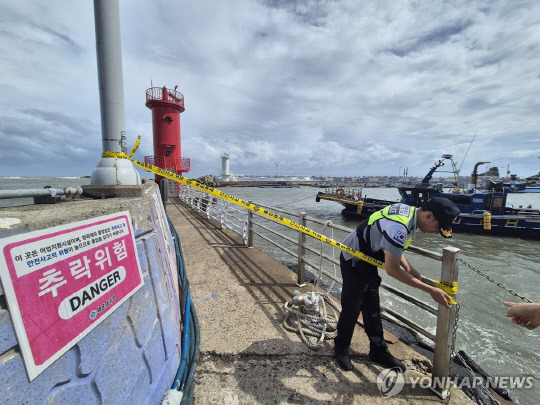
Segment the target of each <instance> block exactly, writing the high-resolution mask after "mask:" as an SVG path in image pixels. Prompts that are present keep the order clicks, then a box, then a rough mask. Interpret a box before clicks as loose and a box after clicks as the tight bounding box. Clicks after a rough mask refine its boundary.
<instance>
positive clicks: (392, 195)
mask: <svg viewBox="0 0 540 405" xmlns="http://www.w3.org/2000/svg"><path fill="white" fill-rule="evenodd" d="M223 191H225V192H226V193H228V194H231V195H234V196H236V197H239V198H242V199H244V200H250V201H252V202H254V203H258V204H265V205H268V206H271V207H276V208H281V209H285V210H287V211H292V212H301V211H302V212H305V213H306V214H307V215H308V216H310V217H315V218H318V219H322V220H329V221H331V222H332V223H334V224H339V225H343V226H346V227H348V228H356V226H357V225H358V223H359V222H358V221H355V220H351V219H347V218H345V217H343V216H342V215H341V210H342V208H343V207H342V206H341V205H340V204H339V203H336V202H331V201H320V202H318V203H317V202H316V201H315V196H316V194H317V192H318V191H321V189H318V188H315V187H308V186H302V187H300V188H291V189H288V188H283V189H280V188H254V187H250V188H243V187H226V188H223ZM363 194H364V195H365V196H367V197H372V198H380V199H385V200H389V201H399V200H400V196H399V193H398V191H397V189H395V188H364V189H363ZM508 203H509V204H513V205H514V206H516V207H517V206H519V205H522V206H523V207H527V206H529V205H531V206H532V207H533V208H540V195H539V194H535V193H514V194H510V195H509V196H508ZM290 219H292V220H294V218H290ZM318 230H319V231H320V228H319V229H318ZM326 235H327V236H331V235H330V234H329V233H328V232H326ZM334 236H335V239H336V240H339V241H341V240H342V238H343V237H344V236H345V233H343V234H341V235H338V234H335V235H334ZM413 245H415V246H418V247H421V248H424V249H428V250H431V251H435V252H440V253H442V250H443V248H444V247H447V246H452V247H456V248H459V249H460V250H461V251H460V257H461V258H462V259H463V260H465V261H466V262H467V263H469V264H471V265H472V266H474V267H475V268H477V269H478V270H480V271H482V272H483V273H485V274H487V275H489V276H490V277H492V278H493V279H494V280H495V281H497V282H500V283H502V284H504V285H505V286H506V287H508V288H509V289H512V290H515V291H516V292H518V293H520V294H521V295H523V296H525V297H527V298H529V299H531V300H532V301H535V302H539V301H540V265H539V263H540V243H539V241H537V240H527V239H521V238H510V237H498V236H495V237H489V236H481V235H472V234H464V233H454V236H453V237H452V238H451V239H444V238H442V237H440V236H439V235H433V234H423V233H421V232H419V233H418V234H417V235H416V236H415V239H414V241H413ZM269 249H270V247H269ZM273 250H274V255H277V258H279V259H281V260H283V261H290V260H291V259H290V257H286V256H285V255H284V254H283V253H279V252H278V251H276V250H275V249H273ZM338 254H339V252H337V253H336V258H337V257H338ZM280 255H281V257H280ZM406 257H408V258H409V259H410V261H411V262H412V263H413V265H414V266H415V267H416V268H417V269H418V270H419V271H420V273H421V274H422V275H424V276H426V277H429V278H432V279H440V271H441V264H440V262H436V261H433V260H431V259H427V258H424V257H420V256H418V255H414V254H407V253H406ZM379 273H380V274H381V277H382V278H383V281H384V282H386V283H388V284H391V285H393V286H396V287H398V288H399V289H400V290H402V291H405V292H407V293H409V294H411V295H413V296H415V297H417V298H420V299H423V300H424V301H426V302H429V303H431V304H433V305H435V306H436V304H435V303H434V302H433V301H432V300H431V297H430V296H429V295H428V294H426V293H424V292H422V291H420V290H417V289H415V288H411V287H409V286H406V285H404V284H402V283H400V282H398V281H397V280H395V279H392V278H391V277H389V276H387V275H386V273H384V271H382V270H379ZM458 284H459V293H458V295H457V297H456V298H457V300H458V302H459V304H460V312H459V326H458V332H457V339H456V349H457V350H464V351H465V352H466V353H467V354H468V355H469V356H470V357H471V358H472V359H473V360H475V361H476V363H478V364H479V365H480V366H481V367H482V368H484V370H485V371H486V372H487V373H488V374H489V375H491V376H493V377H495V376H500V377H506V376H511V377H532V378H533V380H534V384H533V387H532V388H531V389H521V390H519V389H515V390H512V392H513V393H514V395H515V396H516V398H517V399H518V400H519V402H520V403H521V404H530V405H533V404H534V405H536V404H537V403H538V398H540V353H539V348H540V328H537V329H535V330H532V331H529V330H527V329H525V328H522V327H519V326H517V325H514V324H513V323H512V322H511V320H510V318H507V317H505V316H504V314H505V313H506V312H507V307H505V306H504V305H503V301H514V302H520V301H521V300H520V299H519V298H517V297H515V296H513V295H511V294H510V293H508V292H507V291H506V290H504V289H502V288H500V287H498V286H497V285H496V284H495V283H493V282H490V281H488V280H487V279H486V278H484V277H482V276H481V275H479V274H477V273H476V272H474V271H473V270H472V269H470V268H469V267H467V266H466V265H465V264H463V263H459V282H458ZM381 295H382V301H383V304H384V305H386V306H388V307H390V308H393V309H394V310H396V311H398V312H400V313H403V314H404V315H406V316H407V317H409V318H410V319H412V320H414V321H416V322H417V323H419V324H420V325H422V326H424V327H425V328H426V329H428V330H429V331H430V332H432V333H435V326H436V325H435V318H434V317H433V316H432V315H430V314H428V313H426V312H425V311H423V310H421V309H418V308H417V307H416V306H414V305H412V304H409V303H407V302H405V301H403V300H401V299H399V298H396V297H395V296H393V295H391V294H389V293H387V292H386V291H382V293H381Z"/></svg>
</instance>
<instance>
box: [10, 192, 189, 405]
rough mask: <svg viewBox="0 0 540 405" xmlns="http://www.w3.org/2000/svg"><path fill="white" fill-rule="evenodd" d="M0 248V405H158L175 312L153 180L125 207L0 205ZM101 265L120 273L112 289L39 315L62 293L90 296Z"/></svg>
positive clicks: (172, 271) (172, 358) (172, 261)
mask: <svg viewBox="0 0 540 405" xmlns="http://www.w3.org/2000/svg"><path fill="white" fill-rule="evenodd" d="M119 213H120V214H121V215H119ZM117 217H118V218H117ZM122 217H125V218H129V221H127V222H126V221H124V222H122V221H123V219H122ZM111 221H112V222H111ZM128 222H130V223H128ZM62 238H63V239H62ZM77 238H79V239H77ZM130 240H132V241H134V249H133V250H131V251H130V250H129V243H130ZM0 243H1V244H2V247H3V253H4V260H5V263H3V264H2V266H3V269H2V285H3V289H2V290H1V291H0V338H1V339H0V384H1V385H2V390H1V391H0V403H2V404H22V403H26V404H41V403H47V404H65V403H73V401H74V398H76V399H77V401H79V402H78V403H84V404H91V403H107V404H124V403H129V404H155V403H159V402H160V401H161V399H162V398H163V395H164V393H165V392H166V391H167V390H168V389H169V388H170V387H171V384H172V383H173V380H174V377H175V374H176V372H177V369H178V366H179V363H180V355H181V331H180V317H181V315H180V308H179V294H180V292H179V290H178V279H177V277H178V274H177V269H176V257H175V252H174V243H172V241H171V232H170V230H169V227H168V224H167V220H166V215H165V211H164V208H163V204H162V201H161V198H160V196H159V190H158V187H157V186H156V184H155V183H153V182H147V183H146V184H145V185H143V186H141V195H140V196H139V197H134V198H115V199H107V200H101V199H100V200H88V199H73V200H72V201H69V202H64V203H60V204H53V205H27V206H19V207H8V208H1V209H0ZM124 245H127V248H126V249H124V248H123V247H122V246H124ZM40 246H41V247H40ZM23 248H27V249H26V251H25V253H23V254H21V255H18V254H17V252H18V251H22V250H21V249H23ZM16 249H19V250H16ZM70 249H71V250H70ZM23 250H24V249H23ZM33 252H35V254H33ZM133 252H135V253H133ZM8 253H12V256H13V258H14V260H13V261H12V263H11V262H10V260H9V257H10V255H9V254H8ZM23 255H30V256H32V257H29V256H28V257H26V256H23ZM133 255H136V257H133ZM98 259H99V260H98ZM8 262H10V263H11V264H12V265H13V267H14V269H15V272H14V273H11V274H10V273H8V272H7V269H8V268H10V265H9V264H10V263H8ZM126 263H127V264H126ZM107 264H109V266H111V265H112V267H115V266H116V265H118V266H116V269H120V268H122V269H123V270H121V271H120V270H119V271H118V273H119V274H120V275H117V278H116V279H114V280H113V281H114V283H112V284H111V283H109V284H111V285H110V286H109V284H107V285H108V287H107V289H106V290H107V291H101V290H100V291H98V290H96V289H94V292H95V293H96V294H97V297H93V296H91V295H89V293H87V295H86V296H85V297H86V300H87V301H88V302H85V304H86V308H84V309H83V310H81V309H79V308H77V310H78V311H79V312H78V313H77V314H68V315H65V314H64V315H63V316H61V317H62V318H64V317H65V318H67V320H64V322H63V323H62V324H60V322H58V319H56V318H55V316H56V314H55V313H54V311H48V308H53V309H54V308H56V309H57V310H58V308H60V307H61V302H60V299H61V298H63V297H64V296H66V299H67V298H69V294H70V293H71V292H72V290H73V288H75V289H77V290H78V291H79V292H81V297H82V296H83V295H84V292H82V291H83V289H81V288H79V287H80V285H85V286H86V288H87V291H91V288H92V285H94V284H95V283H96V282H98V280H99V279H100V278H102V277H103V275H104V274H105V273H106V272H107V267H106V266H107ZM79 265H80V266H79ZM4 266H5V267H4ZM25 266H26V267H25ZM62 266H64V267H62ZM77 266H78V267H77ZM137 266H138V268H136V267H137ZM23 268H26V271H22V269H23ZM51 269H54V270H51ZM122 271H123V272H124V273H122ZM113 272H114V270H111V271H110V274H112V273H113ZM126 272H127V273H128V276H127V277H126V275H125V273H126ZM121 274H124V275H123V276H121ZM33 275H37V277H34V278H33V279H32V277H33ZM10 276H11V279H10ZM78 276H79V277H78ZM25 279H28V281H29V282H28V283H26V284H24V283H19V281H24V280H25ZM105 280H107V279H105ZM130 280H131V281H130ZM133 280H135V281H133ZM137 280H139V281H137ZM64 281H65V283H63V282H64ZM130 282H131V284H133V285H132V286H131V287H129V285H130V284H129V283H130ZM81 283H82V284H81ZM109 287H110V288H109ZM122 288H123V289H122ZM68 291H69V292H68ZM94 298H95V299H94ZM30 299H32V301H29V300H30ZM39 300H41V303H42V304H41V305H39V306H34V307H33V308H32V307H31V308H29V307H28V305H27V304H28V303H29V302H39ZM57 312H59V313H61V312H62V311H57ZM61 315H62V314H61ZM38 322H40V323H41V324H40V325H41V326H40V328H41V329H40V330H36V328H35V327H33V326H32V323H34V324H35V323H38ZM44 325H46V326H44ZM71 335H73V337H72V338H69V339H68V338H67V337H66V336H71ZM40 339H41V340H42V341H43V340H44V341H45V342H48V343H47V344H42V345H41V346H40V345H39V344H37V343H36V342H39V341H40ZM44 346H45V347H44ZM38 353H39V355H38ZM40 356H41V357H40ZM47 356H49V357H47Z"/></svg>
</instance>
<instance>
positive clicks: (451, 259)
mask: <svg viewBox="0 0 540 405" xmlns="http://www.w3.org/2000/svg"><path fill="white" fill-rule="evenodd" d="M205 194H206V193H204V192H203V191H199V190H197V191H194V190H190V187H188V186H183V187H182V189H181V192H180V194H179V197H180V198H182V199H183V200H184V201H185V202H186V203H188V204H190V205H192V206H193V207H194V208H196V209H197V210H199V211H202V209H201V201H202V198H203V197H202V196H203V195H205ZM196 196H198V198H197V197H196ZM216 200H219V199H218V198H216V197H208V199H207V201H206V209H205V212H206V215H207V217H208V218H213V219H216V220H218V221H220V222H221V224H222V227H228V228H231V229H232V230H233V231H234V232H236V233H238V234H240V236H242V238H243V240H244V243H245V244H246V245H247V246H248V247H252V246H253V235H256V236H258V237H259V238H261V239H262V240H265V241H267V242H268V243H270V244H272V245H274V246H276V247H278V248H279V249H280V250H282V251H283V252H285V253H287V254H289V255H291V256H293V257H295V258H296V259H297V260H298V272H297V277H298V278H297V284H298V285H299V286H301V285H304V283H305V281H304V280H305V277H304V271H303V267H304V265H308V266H310V267H312V268H313V269H314V270H318V271H320V272H321V273H322V274H323V275H324V276H325V277H327V278H328V279H330V280H332V281H335V282H337V283H339V284H342V280H341V279H340V278H339V277H335V276H333V275H331V274H330V273H329V272H328V271H326V270H325V269H324V268H323V267H322V263H323V261H325V262H328V261H329V262H331V263H332V264H333V265H336V264H337V260H336V259H334V258H333V257H330V256H328V255H326V254H324V252H323V246H322V245H321V247H320V249H319V250H316V249H315V248H313V247H311V246H309V245H308V240H311V239H314V238H313V237H312V236H311V235H308V236H310V239H306V234H304V233H303V232H299V231H296V230H294V229H291V228H289V227H288V226H286V225H284V224H282V223H281V222H279V221H274V220H273V219H272V218H270V217H266V216H262V215H260V214H258V213H257V212H255V214H256V215H253V214H254V212H253V211H251V210H248V209H247V208H243V207H241V208H238V207H239V205H236V204H232V203H229V202H228V201H226V200H223V201H221V202H217V201H216ZM213 205H216V206H219V207H221V208H222V209H221V210H220V216H219V217H213V216H212V212H213V211H214V209H213V208H212V206H213ZM233 206H234V208H233ZM258 206H259V207H264V208H266V209H267V210H269V211H272V212H278V213H282V214H286V215H290V216H294V217H296V218H300V223H301V225H303V226H306V227H307V228H309V226H307V225H306V223H307V222H308V221H309V222H313V223H315V224H319V225H324V226H325V228H324V229H326V227H329V228H330V229H333V230H340V231H344V232H347V233H350V232H352V231H353V229H351V228H347V227H343V226H339V225H335V224H332V223H331V222H330V221H321V220H318V219H316V218H311V217H308V216H306V215H305V213H293V212H290V211H287V210H283V209H279V208H275V207H269V206H265V205H260V204H259V205H258ZM229 207H231V210H233V211H236V212H238V211H240V212H243V213H244V214H245V219H244V220H243V221H242V224H241V225H240V224H234V223H233V222H231V221H230V218H231V217H232V218H233V219H236V220H237V221H241V218H239V217H237V216H236V215H228V212H227V211H228V208H229ZM255 218H257V220H259V219H260V220H264V221H271V222H273V223H275V224H278V225H279V226H283V227H284V228H285V229H286V230H287V231H290V232H292V233H298V234H299V237H298V240H295V239H293V238H291V237H289V236H287V235H285V234H283V233H281V232H279V231H276V230H275V229H271V228H269V227H267V226H265V225H262V224H261V223H260V222H256V221H255ZM228 222H229V223H230V224H232V225H227V223H228ZM254 225H257V226H258V227H261V228H262V229H264V230H265V231H266V232H267V234H263V233H260V232H256V231H255V230H254V229H253V228H254ZM269 235H276V236H278V237H280V238H281V239H284V240H285V241H287V242H289V243H292V244H293V245H296V247H297V251H298V253H295V252H294V251H292V250H291V249H289V248H287V247H285V246H282V245H281V244H280V243H278V242H276V241H274V240H272V239H271V238H270V237H269ZM332 239H333V236H332ZM317 241H318V243H321V242H320V240H317ZM409 250H410V251H411V252H413V253H415V254H419V255H422V256H425V257H428V258H430V259H433V260H437V261H441V262H442V270H441V280H447V281H450V282H455V283H457V274H458V271H457V270H458V262H457V254H458V252H459V249H454V248H444V250H443V254H442V255H441V254H438V253H436V252H431V251H428V250H426V249H421V248H419V247H413V246H411V247H409ZM306 252H309V253H310V254H314V255H317V256H318V258H319V262H320V263H321V265H317V264H314V263H313V262H312V261H311V260H309V259H308V258H307V257H306ZM422 280H423V281H425V282H427V283H429V284H432V283H434V281H433V280H429V279H425V278H422ZM382 287H383V288H384V289H385V290H386V291H389V292H390V293H392V294H394V295H396V296H397V297H400V298H401V299H404V300H406V301H408V302H410V303H411V304H413V305H416V306H417V307H419V308H421V309H423V310H425V311H427V312H428V313H430V314H435V315H437V325H436V334H435V335H433V334H432V333H431V332H429V331H428V330H426V329H425V328H424V327H422V326H420V325H418V324H416V323H415V322H414V321H412V320H410V319H407V318H406V317H404V316H402V315H401V314H398V313H397V312H395V311H393V310H391V309H389V308H386V307H383V306H381V308H382V309H383V311H386V312H387V313H388V314H390V315H391V316H392V317H394V318H395V319H396V320H397V321H398V322H400V323H401V325H402V326H405V327H407V328H409V329H411V330H413V331H415V332H418V333H420V334H422V335H423V336H425V337H426V338H428V339H429V340H431V341H433V342H434V361H433V377H436V378H443V379H444V381H449V378H448V377H449V373H450V370H451V367H450V364H451V361H452V351H453V349H454V347H453V343H454V342H453V341H452V338H453V336H454V332H455V329H454V328H455V325H454V322H455V319H456V306H455V305H454V306H452V307H451V308H450V309H447V308H446V307H444V306H442V305H439V306H438V309H435V308H434V307H432V306H431V305H428V304H426V303H424V302H422V301H421V300H419V299H416V298H414V297H412V296H410V295H409V294H407V293H404V292H402V291H400V290H399V289H397V288H396V287H393V286H389V285H387V284H385V283H383V285H382ZM431 388H432V390H433V391H434V392H435V393H436V394H437V395H438V396H439V397H441V398H443V399H444V398H445V397H446V396H447V395H448V392H449V390H448V386H445V387H438V386H436V385H435V386H434V387H431Z"/></svg>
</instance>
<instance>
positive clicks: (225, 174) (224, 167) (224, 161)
mask: <svg viewBox="0 0 540 405" xmlns="http://www.w3.org/2000/svg"><path fill="white" fill-rule="evenodd" d="M229 157H230V155H229V154H228V153H226V152H224V153H222V154H221V180H222V181H229V180H230V173H229Z"/></svg>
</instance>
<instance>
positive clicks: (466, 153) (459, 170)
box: [456, 131, 478, 176]
mask: <svg viewBox="0 0 540 405" xmlns="http://www.w3.org/2000/svg"><path fill="white" fill-rule="evenodd" d="M477 133H478V131H476V132H475V133H474V136H473V137H472V141H471V143H470V144H469V147H468V148H467V152H465V156H463V160H462V161H461V164H460V165H459V169H458V171H457V173H456V175H458V176H459V172H461V166H463V162H465V158H466V157H467V155H468V154H469V150H470V149H471V145H472V143H473V142H474V138H476V134H477Z"/></svg>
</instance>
